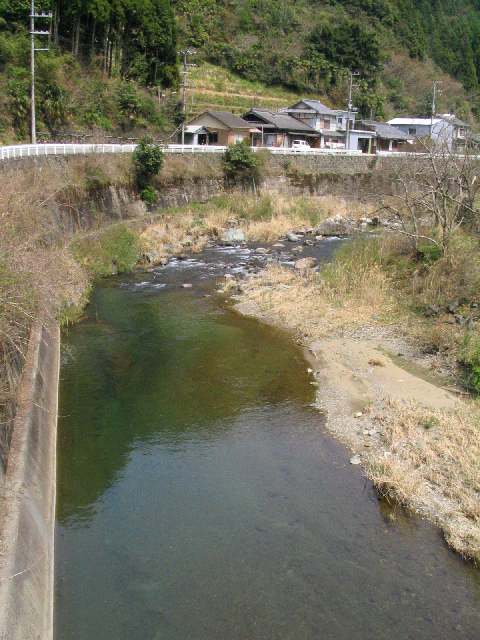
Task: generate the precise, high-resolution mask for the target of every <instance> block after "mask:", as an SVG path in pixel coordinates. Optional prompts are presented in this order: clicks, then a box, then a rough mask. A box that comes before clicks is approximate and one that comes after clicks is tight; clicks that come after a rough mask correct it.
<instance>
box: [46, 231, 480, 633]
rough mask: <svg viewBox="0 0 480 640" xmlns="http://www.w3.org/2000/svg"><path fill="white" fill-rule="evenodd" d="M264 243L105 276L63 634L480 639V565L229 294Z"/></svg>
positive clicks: (63, 528) (73, 455)
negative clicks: (354, 452)
mask: <svg viewBox="0 0 480 640" xmlns="http://www.w3.org/2000/svg"><path fill="white" fill-rule="evenodd" d="M333 246H334V243H330V244H328V243H326V244H325V245H324V249H323V250H322V252H321V253H322V255H323V256H324V257H328V255H330V253H331V251H332V249H333ZM246 254H247V252H246V251H245V250H243V251H233V250H225V251H221V250H219V249H212V250H210V251H207V252H206V253H204V254H201V255H199V256H198V257H197V258H195V259H193V260H187V261H183V262H178V263H174V264H173V265H170V266H168V267H165V268H163V269H158V270H156V271H155V272H153V273H150V274H135V275H132V276H129V277H123V278H122V277H118V278H112V279H109V280H105V281H103V282H102V283H101V284H99V285H98V286H97V287H96V289H95V291H94V295H93V298H92V302H91V304H90V305H89V308H88V316H87V318H86V319H85V320H84V321H82V322H81V323H79V324H78V325H76V326H75V327H73V328H71V329H69V330H68V331H67V332H65V334H64V336H63V353H62V370H61V402H60V414H61V418H60V423H59V445H58V449H59V469H58V475H59V478H58V504H57V535H56V620H55V624H56V639H57V640H93V639H95V640H320V639H321V640H347V639H348V640H382V639H387V638H388V639H389V640H407V639H412V640H427V639H428V640H443V639H445V640H450V639H454V638H455V639H460V640H463V639H467V638H468V639H470V640H473V639H474V638H478V637H480V577H479V573H478V571H477V570H475V569H474V568H473V567H471V566H470V565H468V564H466V563H464V562H463V561H462V560H461V559H460V558H459V557H457V556H456V555H455V554H453V553H452V552H450V551H449V550H448V549H447V548H446V546H445V544H444V543H443V541H442V539H441V536H440V534H439V532H438V531H437V530H436V529H435V528H433V527H432V526H430V525H428V524H426V523H425V522H422V521H421V520H419V519H417V518H414V517H409V516H408V515H407V514H405V513H403V512H402V510H401V509H391V508H389V507H388V506H387V505H385V504H384V503H382V502H381V501H379V500H378V498H377V496H376V493H375V491H374V489H373V487H372V485H371V484H370V482H368V481H366V480H365V479H364V478H363V477H362V473H361V470H360V469H359V468H357V467H352V466H351V465H350V464H349V460H348V458H349V455H348V452H347V451H346V450H345V449H344V448H343V447H342V446H341V445H339V444H338V443H337V442H336V441H335V440H334V439H332V438H331V437H330V436H329V435H328V434H327V433H326V431H325V429H324V417H323V416H322V415H321V414H319V413H318V412H317V411H316V410H314V408H313V407H312V404H313V401H314V394H315V387H314V386H313V385H312V384H311V382H312V380H311V378H310V376H309V374H308V372H307V366H308V365H307V364H306V362H305V360H304V358H303V355H302V352H301V351H300V350H299V349H298V348H297V347H296V346H295V345H294V343H293V341H291V340H290V339H289V337H288V336H286V335H285V334H284V333H283V332H281V331H278V330H275V329H273V328H271V327H267V326H263V325H262V324H260V323H258V322H256V321H254V320H252V319H247V318H243V317H240V316H238V315H237V314H236V313H235V312H233V311H232V310H231V309H229V308H228V306H226V305H225V304H224V303H223V302H222V300H221V299H219V297H218V296H216V295H215V294H214V290H213V287H214V281H215V278H216V277H217V276H218V275H219V274H220V273H223V272H224V271H225V270H227V271H229V270H230V271H233V272H235V270H237V271H238V270H241V269H242V268H244V265H243V262H244V261H245V256H246ZM182 283H189V284H190V283H191V284H192V285H193V286H192V287H191V288H183V287H182V286H181V285H182Z"/></svg>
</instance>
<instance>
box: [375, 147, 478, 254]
mask: <svg viewBox="0 0 480 640" xmlns="http://www.w3.org/2000/svg"><path fill="white" fill-rule="evenodd" d="M479 173H480V155H477V154H476V153H475V152H474V151H473V150H472V148H471V147H469V146H466V147H465V149H464V150H462V151H461V152H457V153H455V152H453V151H452V150H451V149H449V148H448V147H447V146H446V145H445V146H438V145H431V146H430V145H426V144H423V153H415V154H405V157H404V158H401V159H400V160H399V164H398V165H397V167H396V170H395V177H394V184H395V190H394V194H393V195H389V196H388V197H384V198H383V199H382V208H383V209H385V210H387V211H388V212H389V213H390V214H393V216H394V217H395V218H396V220H397V222H398V223H399V229H398V231H399V232H400V233H403V234H405V235H407V236H409V237H410V238H411V239H412V243H413V244H414V246H415V248H418V245H419V243H421V241H426V242H430V243H432V244H434V245H436V246H438V247H439V249H440V250H441V252H442V254H446V253H447V252H448V248H449V245H450V240H451V238H452V235H453V234H454V233H455V232H456V231H457V230H458V229H459V227H461V226H462V225H463V224H465V223H466V222H469V223H475V222H476V221H477V220H478V219H479V214H480V209H479V208H478V205H477V194H478V190H479V189H480V180H479Z"/></svg>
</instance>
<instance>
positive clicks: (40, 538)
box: [0, 322, 60, 640]
mask: <svg viewBox="0 0 480 640" xmlns="http://www.w3.org/2000/svg"><path fill="white" fill-rule="evenodd" d="M59 363H60V332H59V329H58V326H56V325H55V324H43V323H41V322H36V323H35V325H34V327H33V329H32V331H31V336H30V341H29V347H28V353H27V359H26V362H25V366H24V369H23V374H22V378H21V382H20V386H19V390H18V395H17V411H16V416H15V421H14V427H13V433H12V438H11V444H10V451H9V457H8V465H7V469H6V475H5V485H4V489H5V491H4V498H3V505H2V519H1V527H0V532H1V534H0V535H1V544H2V555H1V556H0V557H1V564H0V638H1V639H2V640H51V639H52V638H53V594H54V574H53V569H54V563H53V559H54V525H55V493H56V440H57V414H58V383H59Z"/></svg>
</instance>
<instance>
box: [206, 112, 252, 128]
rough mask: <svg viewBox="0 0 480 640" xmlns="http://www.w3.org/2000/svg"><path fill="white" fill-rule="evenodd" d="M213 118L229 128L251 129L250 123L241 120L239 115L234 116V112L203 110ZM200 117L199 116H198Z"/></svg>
mask: <svg viewBox="0 0 480 640" xmlns="http://www.w3.org/2000/svg"><path fill="white" fill-rule="evenodd" d="M205 113H208V114H209V115H211V116H212V117H213V118H215V119H216V120H218V121H219V122H221V123H222V124H224V125H225V126H226V127H228V128H229V129H251V128H252V123H251V122H247V121H246V120H243V118H240V117H239V116H236V115H235V114H234V113H230V111H205ZM198 117H200V116H198ZM195 119H197V118H195Z"/></svg>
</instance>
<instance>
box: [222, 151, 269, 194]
mask: <svg viewBox="0 0 480 640" xmlns="http://www.w3.org/2000/svg"><path fill="white" fill-rule="evenodd" d="M223 168H224V172H225V177H226V179H227V180H228V181H229V182H230V183H234V184H235V183H236V184H243V185H246V184H254V183H255V182H258V181H259V178H260V162H259V159H258V158H257V156H256V154H255V153H254V152H253V151H252V150H251V148H250V147H249V145H248V144H247V143H246V142H237V143H236V144H233V145H230V146H229V147H228V149H227V150H226V151H225V156H224V158H223Z"/></svg>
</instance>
